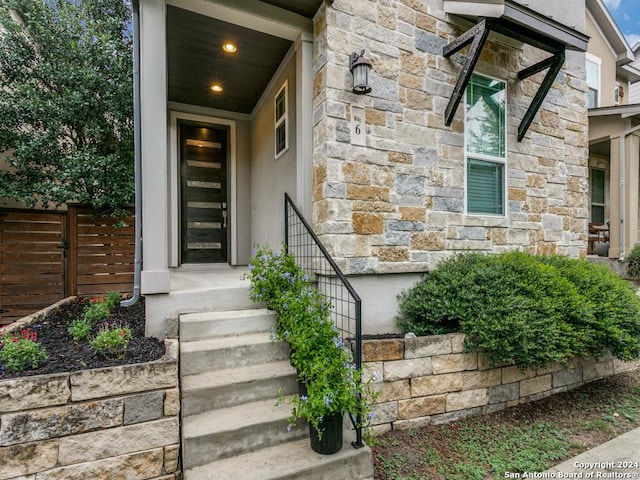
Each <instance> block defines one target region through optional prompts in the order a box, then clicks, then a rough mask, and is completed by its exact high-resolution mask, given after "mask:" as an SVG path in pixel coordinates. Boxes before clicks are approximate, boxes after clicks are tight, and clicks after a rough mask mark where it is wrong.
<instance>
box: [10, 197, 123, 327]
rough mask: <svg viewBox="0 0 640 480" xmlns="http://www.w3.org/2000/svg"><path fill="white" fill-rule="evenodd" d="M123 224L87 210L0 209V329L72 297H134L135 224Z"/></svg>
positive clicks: (74, 206) (72, 207)
mask: <svg viewBox="0 0 640 480" xmlns="http://www.w3.org/2000/svg"><path fill="white" fill-rule="evenodd" d="M130 213H132V212H130ZM123 222H124V224H125V226H122V227H120V228H115V225H114V224H115V220H114V219H113V218H111V217H104V216H101V215H99V213H98V212H96V211H95V210H93V209H92V208H90V207H87V206H83V205H69V206H68V211H67V212H64V211H51V210H44V211H42V210H39V211H36V210H15V209H0V325H3V324H7V323H11V322H13V321H15V320H17V319H18V318H21V317H23V316H25V315H29V314H30V313H34V312H37V311H38V310H40V309H42V308H44V307H47V306H49V305H51V304H52V303H55V302H57V301H58V300H62V299H63V298H65V297H67V296H69V295H98V294H101V293H105V292H108V291H116V292H121V293H127V292H129V293H130V292H131V291H132V290H133V271H134V261H135V259H134V249H135V245H134V242H135V238H134V222H135V220H134V217H133V216H132V215H129V216H128V217H126V218H124V219H123Z"/></svg>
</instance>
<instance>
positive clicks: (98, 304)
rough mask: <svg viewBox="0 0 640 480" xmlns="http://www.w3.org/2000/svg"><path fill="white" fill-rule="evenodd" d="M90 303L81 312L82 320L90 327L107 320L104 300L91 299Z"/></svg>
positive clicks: (106, 306) (107, 311)
mask: <svg viewBox="0 0 640 480" xmlns="http://www.w3.org/2000/svg"><path fill="white" fill-rule="evenodd" d="M90 302H91V303H89V305H87V306H86V307H85V309H84V312H82V319H83V320H84V321H86V322H87V323H90V324H91V325H95V324H96V323H98V322H100V321H102V320H106V319H107V318H109V310H110V309H109V305H108V304H107V302H105V300H104V298H101V297H92V298H91V300H90Z"/></svg>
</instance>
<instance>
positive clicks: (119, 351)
mask: <svg viewBox="0 0 640 480" xmlns="http://www.w3.org/2000/svg"><path fill="white" fill-rule="evenodd" d="M130 340H131V329H130V328H129V327H122V326H120V327H118V326H113V327H112V326H109V324H108V323H106V322H105V323H103V324H102V325H101V326H100V331H99V332H98V334H97V335H96V337H95V338H94V339H93V340H91V341H90V342H89V344H90V345H91V348H92V349H93V351H94V352H96V353H100V354H101V355H103V356H105V357H107V358H109V357H110V356H114V357H116V358H118V359H122V358H124V356H125V355H126V353H127V347H128V346H129V341H130Z"/></svg>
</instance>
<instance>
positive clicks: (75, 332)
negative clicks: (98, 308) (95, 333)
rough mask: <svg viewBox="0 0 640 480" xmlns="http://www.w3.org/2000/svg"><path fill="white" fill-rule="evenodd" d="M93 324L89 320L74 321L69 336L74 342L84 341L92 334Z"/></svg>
mask: <svg viewBox="0 0 640 480" xmlns="http://www.w3.org/2000/svg"><path fill="white" fill-rule="evenodd" d="M91 327H92V324H91V323H90V322H88V321H87V320H78V319H76V320H74V321H73V322H72V323H71V326H70V327H69V335H71V338H73V340H74V341H76V342H79V341H81V340H84V339H85V338H87V337H88V336H89V334H90V333H91Z"/></svg>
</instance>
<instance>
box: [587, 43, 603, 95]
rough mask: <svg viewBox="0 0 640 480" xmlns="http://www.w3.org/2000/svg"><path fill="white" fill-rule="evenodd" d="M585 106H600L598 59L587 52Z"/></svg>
mask: <svg viewBox="0 0 640 480" xmlns="http://www.w3.org/2000/svg"><path fill="white" fill-rule="evenodd" d="M586 56H587V60H586V64H585V68H586V70H587V87H588V90H587V108H596V107H599V106H600V63H601V62H600V59H599V58H598V57H594V56H593V55H590V54H588V53H587V55H586Z"/></svg>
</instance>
